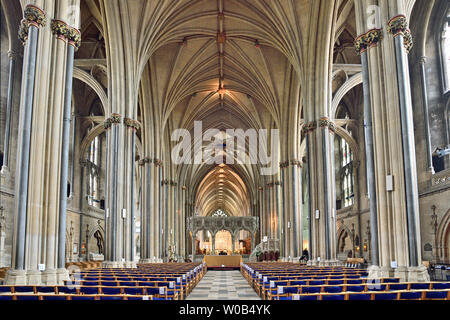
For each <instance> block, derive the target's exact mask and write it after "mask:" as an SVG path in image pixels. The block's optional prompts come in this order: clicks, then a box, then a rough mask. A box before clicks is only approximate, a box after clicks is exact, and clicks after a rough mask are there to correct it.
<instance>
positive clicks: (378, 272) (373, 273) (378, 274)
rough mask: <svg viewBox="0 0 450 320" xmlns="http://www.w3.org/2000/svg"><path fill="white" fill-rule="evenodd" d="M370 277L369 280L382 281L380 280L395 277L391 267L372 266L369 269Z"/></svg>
mask: <svg viewBox="0 0 450 320" xmlns="http://www.w3.org/2000/svg"><path fill="white" fill-rule="evenodd" d="M367 271H368V272H369V275H368V276H367V279H380V278H389V277H391V276H393V272H392V269H391V268H389V267H380V266H374V265H372V266H370V267H368V268H367Z"/></svg>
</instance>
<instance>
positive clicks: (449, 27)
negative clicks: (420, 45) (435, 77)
mask: <svg viewBox="0 0 450 320" xmlns="http://www.w3.org/2000/svg"><path fill="white" fill-rule="evenodd" d="M440 49H441V61H442V63H441V70H442V84H443V88H444V93H446V92H448V91H450V10H449V11H448V12H447V16H446V18H445V20H444V24H443V26H442V28H441V36H440Z"/></svg>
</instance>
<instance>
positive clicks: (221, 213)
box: [211, 209, 228, 217]
mask: <svg viewBox="0 0 450 320" xmlns="http://www.w3.org/2000/svg"><path fill="white" fill-rule="evenodd" d="M211 216H212V217H228V214H226V213H225V212H224V211H223V210H222V209H218V210H216V212H214V213H213V214H212V215H211Z"/></svg>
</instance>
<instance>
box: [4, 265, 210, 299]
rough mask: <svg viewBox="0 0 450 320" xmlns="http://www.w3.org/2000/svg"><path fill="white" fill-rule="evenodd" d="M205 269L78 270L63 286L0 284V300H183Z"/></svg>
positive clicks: (193, 267)
mask: <svg viewBox="0 0 450 320" xmlns="http://www.w3.org/2000/svg"><path fill="white" fill-rule="evenodd" d="M206 272H207V267H206V264H205V263H202V264H194V263H158V264H142V265H138V266H137V268H136V269H121V268H114V269H113V268H94V269H86V270H78V271H75V272H73V273H72V274H71V275H70V280H66V281H64V285H58V286H30V285H28V286H18V285H16V286H7V285H3V286H0V300H184V299H185V298H186V297H187V296H188V295H189V294H190V292H191V291H192V290H193V289H194V287H195V286H196V285H197V284H198V282H199V281H200V280H201V279H202V278H203V276H204V275H205V273H206Z"/></svg>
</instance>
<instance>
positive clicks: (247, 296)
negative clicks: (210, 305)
mask: <svg viewBox="0 0 450 320" xmlns="http://www.w3.org/2000/svg"><path fill="white" fill-rule="evenodd" d="M186 300H261V299H260V297H258V295H257V294H256V292H255V291H254V290H253V289H252V288H251V287H250V285H249V284H248V282H247V281H246V280H245V279H244V277H243V276H242V274H241V273H240V272H239V271H208V272H207V273H206V275H205V276H204V277H203V279H202V280H201V281H200V282H199V284H198V285H197V286H196V287H195V288H194V290H193V291H192V293H191V294H190V295H189V296H188V297H187V299H186Z"/></svg>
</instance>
